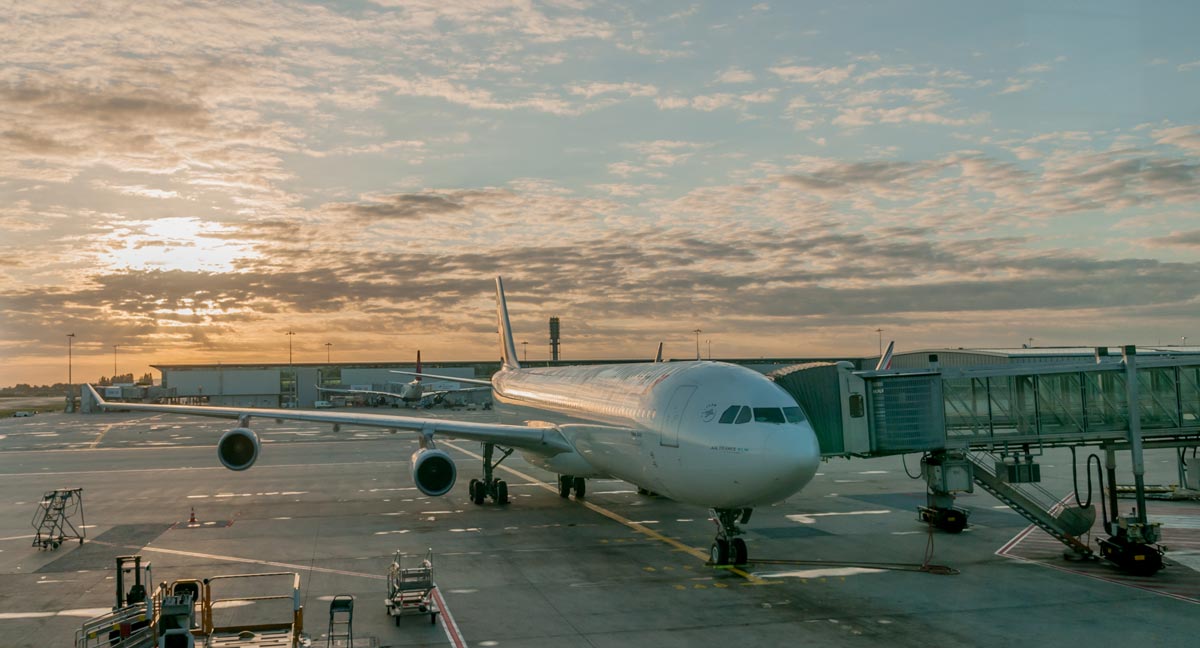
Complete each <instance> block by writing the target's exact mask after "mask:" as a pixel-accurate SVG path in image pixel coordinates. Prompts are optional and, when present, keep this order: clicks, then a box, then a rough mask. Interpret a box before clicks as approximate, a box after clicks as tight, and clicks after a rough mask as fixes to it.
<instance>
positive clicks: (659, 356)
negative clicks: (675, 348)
mask: <svg viewBox="0 0 1200 648" xmlns="http://www.w3.org/2000/svg"><path fill="white" fill-rule="evenodd" d="M662 345H663V343H662V342H659V343H658V353H656V354H654V361H655V362H662V361H663V359H662Z"/></svg>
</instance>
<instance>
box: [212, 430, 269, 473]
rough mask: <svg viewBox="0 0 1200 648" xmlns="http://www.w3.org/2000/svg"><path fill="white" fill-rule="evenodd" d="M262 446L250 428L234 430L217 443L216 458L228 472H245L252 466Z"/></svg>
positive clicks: (222, 436)
mask: <svg viewBox="0 0 1200 648" xmlns="http://www.w3.org/2000/svg"><path fill="white" fill-rule="evenodd" d="M260 449H262V444H260V443H259V442H258V435H257V434H255V433H254V430H251V429H250V428H244V427H240V428H234V429H232V430H230V431H228V432H226V433H225V434H223V435H221V440H220V441H218V442H217V458H218V459H220V460H221V465H223V466H225V467H226V468H228V469H230V470H245V469H247V468H249V467H250V466H253V465H254V461H255V460H256V459H258V451H259V450H260Z"/></svg>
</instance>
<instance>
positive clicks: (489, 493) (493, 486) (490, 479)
mask: <svg viewBox="0 0 1200 648" xmlns="http://www.w3.org/2000/svg"><path fill="white" fill-rule="evenodd" d="M495 451H496V444H494V443H485V444H483V479H472V480H471V483H470V484H468V485H467V494H468V495H470V497H471V501H472V502H474V503H476V504H483V500H484V499H485V498H488V497H490V498H492V501H493V502H495V503H497V504H508V482H506V481H504V480H503V479H496V478H495V476H494V475H493V473H494V472H495V470H496V466H499V465H500V462H502V461H504V460H505V459H507V458H508V455H510V454H512V453H513V449H512V448H500V452H501V456H500V458H499V459H497V460H496V461H495V462H493V461H492V456H493V454H495Z"/></svg>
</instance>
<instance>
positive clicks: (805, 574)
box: [754, 567, 884, 578]
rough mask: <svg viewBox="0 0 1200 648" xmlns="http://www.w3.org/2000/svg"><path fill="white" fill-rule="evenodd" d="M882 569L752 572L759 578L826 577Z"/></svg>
mask: <svg viewBox="0 0 1200 648" xmlns="http://www.w3.org/2000/svg"><path fill="white" fill-rule="evenodd" d="M883 571H884V570H882V569H871V568H869V567H827V568H824V569H802V570H799V571H786V572H754V575H755V576H758V577H759V578H827V577H830V576H857V575H858V574H882V573H883Z"/></svg>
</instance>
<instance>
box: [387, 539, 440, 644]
mask: <svg viewBox="0 0 1200 648" xmlns="http://www.w3.org/2000/svg"><path fill="white" fill-rule="evenodd" d="M405 558H406V556H405V555H404V554H403V553H401V552H400V550H396V555H395V556H394V557H393V558H392V566H391V568H390V569H388V597H387V600H386V601H384V605H385V606H386V607H387V613H388V615H390V616H392V617H393V618H395V619H396V625H397V626H398V625H400V617H403V616H413V615H420V614H428V615H429V623H431V624H433V623H437V617H438V614H439V613H440V612H441V610H439V609H438V607H437V603H436V602H435V601H434V600H433V590H434V588H436V587H437V585H435V584H434V582H433V549H429V550H428V551H426V552H425V558H424V560H421V561H420V563H418V564H417V565H416V566H415V567H405V566H404V562H405ZM408 559H409V560H410V561H412V560H415V557H411V556H410V557H408Z"/></svg>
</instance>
